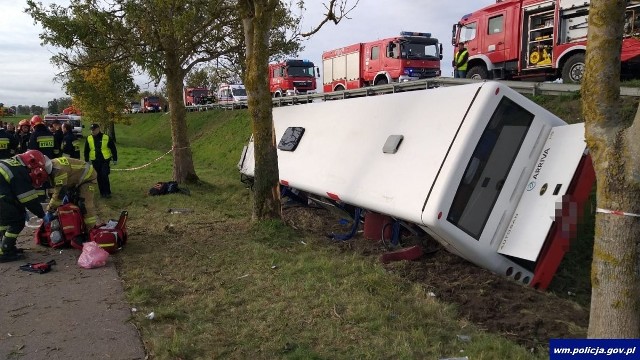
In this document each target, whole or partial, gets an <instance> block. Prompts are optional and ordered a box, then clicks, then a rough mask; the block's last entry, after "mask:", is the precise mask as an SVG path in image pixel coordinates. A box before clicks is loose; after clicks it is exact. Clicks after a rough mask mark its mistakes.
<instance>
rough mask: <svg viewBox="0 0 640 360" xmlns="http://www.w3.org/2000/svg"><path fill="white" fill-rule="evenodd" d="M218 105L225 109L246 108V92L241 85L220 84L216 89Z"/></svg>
mask: <svg viewBox="0 0 640 360" xmlns="http://www.w3.org/2000/svg"><path fill="white" fill-rule="evenodd" d="M217 97H218V104H220V105H222V106H225V107H232V108H241V107H246V106H247V90H245V88H244V85H242V84H222V85H220V87H219V88H218V94H217Z"/></svg>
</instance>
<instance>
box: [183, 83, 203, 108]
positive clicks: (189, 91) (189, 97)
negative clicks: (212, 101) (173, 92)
mask: <svg viewBox="0 0 640 360" xmlns="http://www.w3.org/2000/svg"><path fill="white" fill-rule="evenodd" d="M208 96H209V89H207V88H204V87H197V88H191V87H188V88H184V92H183V96H182V97H183V99H184V105H185V106H192V105H206V104H207V98H208Z"/></svg>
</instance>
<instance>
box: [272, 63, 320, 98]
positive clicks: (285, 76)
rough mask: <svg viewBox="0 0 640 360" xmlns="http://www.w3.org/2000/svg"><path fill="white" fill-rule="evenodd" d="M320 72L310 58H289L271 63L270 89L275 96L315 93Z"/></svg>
mask: <svg viewBox="0 0 640 360" xmlns="http://www.w3.org/2000/svg"><path fill="white" fill-rule="evenodd" d="M319 73H320V70H319V69H318V68H317V67H316V66H315V65H314V64H313V63H312V62H311V61H309V60H297V59H289V60H285V61H281V62H279V63H275V64H269V91H270V92H271V95H272V96H273V97H281V96H292V95H304V94H311V93H314V92H315V91H316V77H318V76H319Z"/></svg>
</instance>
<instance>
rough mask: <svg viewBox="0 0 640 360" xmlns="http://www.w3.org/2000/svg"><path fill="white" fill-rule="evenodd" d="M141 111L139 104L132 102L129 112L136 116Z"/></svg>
mask: <svg viewBox="0 0 640 360" xmlns="http://www.w3.org/2000/svg"><path fill="white" fill-rule="evenodd" d="M141 111H142V107H141V106H140V103H137V102H132V103H131V105H130V107H129V112H130V113H132V114H137V113H139V112H141Z"/></svg>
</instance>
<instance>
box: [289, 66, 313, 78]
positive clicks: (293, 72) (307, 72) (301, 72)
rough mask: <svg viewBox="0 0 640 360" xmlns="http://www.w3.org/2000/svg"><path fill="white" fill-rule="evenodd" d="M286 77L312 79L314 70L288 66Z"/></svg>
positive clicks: (311, 67)
mask: <svg viewBox="0 0 640 360" xmlns="http://www.w3.org/2000/svg"><path fill="white" fill-rule="evenodd" d="M287 75H289V76H292V77H293V76H295V77H298V76H300V77H313V75H314V68H313V65H311V66H289V67H287Z"/></svg>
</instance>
